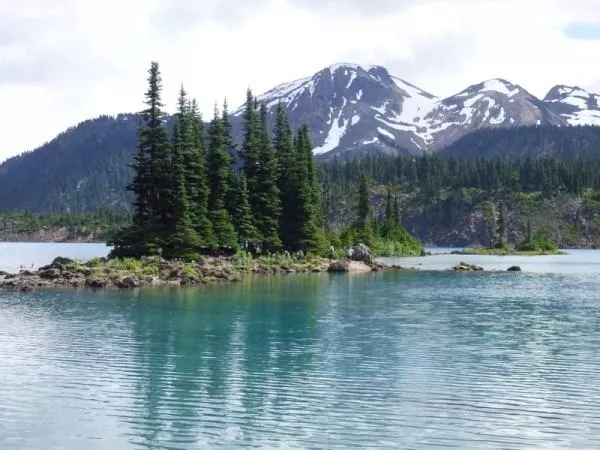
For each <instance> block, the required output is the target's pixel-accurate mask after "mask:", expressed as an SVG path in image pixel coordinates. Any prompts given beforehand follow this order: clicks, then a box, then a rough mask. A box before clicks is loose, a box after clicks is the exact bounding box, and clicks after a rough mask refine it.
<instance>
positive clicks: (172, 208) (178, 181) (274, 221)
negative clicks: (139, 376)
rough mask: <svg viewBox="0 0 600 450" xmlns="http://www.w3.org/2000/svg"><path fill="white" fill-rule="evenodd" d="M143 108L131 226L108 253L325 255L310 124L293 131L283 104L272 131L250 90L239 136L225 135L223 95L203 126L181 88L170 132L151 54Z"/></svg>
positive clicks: (228, 132)
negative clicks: (239, 140) (298, 252)
mask: <svg viewBox="0 0 600 450" xmlns="http://www.w3.org/2000/svg"><path fill="white" fill-rule="evenodd" d="M148 74H149V75H148V89H147V91H146V93H145V105H146V108H145V109H144V110H143V111H142V112H141V113H140V116H141V125H140V127H139V130H138V144H137V152H136V154H135V156H134V160H133V163H132V165H131V167H132V169H133V172H134V176H133V180H132V181H131V183H130V184H129V186H128V189H129V190H130V191H131V192H132V193H133V196H134V207H133V217H132V223H131V225H129V226H127V227H125V228H123V229H122V230H121V231H120V232H119V233H117V235H116V236H115V239H114V240H113V241H112V242H110V244H111V245H113V246H114V249H113V251H112V252H111V256H113V257H125V256H128V257H141V256H144V255H157V254H158V255H161V256H163V257H164V258H167V259H173V258H183V259H194V258H197V257H198V256H199V255H201V254H206V253H233V252H235V251H236V250H237V249H238V248H240V247H242V248H244V249H248V250H252V251H257V252H275V251H280V250H283V249H285V250H290V251H296V250H302V251H304V252H314V253H322V252H324V251H325V248H326V246H327V242H326V239H325V234H324V231H323V228H324V223H323V216H322V211H321V207H320V205H321V195H320V188H319V183H318V179H317V169H316V167H315V162H314V160H313V155H312V145H311V142H310V138H309V130H308V128H307V126H305V125H304V126H301V127H300V128H299V129H298V130H297V131H296V133H295V134H294V133H293V132H292V129H291V127H290V124H289V122H288V119H287V117H286V114H285V111H284V109H283V107H281V106H279V107H278V109H277V114H276V120H275V126H274V130H273V132H272V133H271V132H270V130H269V127H268V124H267V109H266V106H265V105H263V104H260V103H259V102H258V101H257V99H256V98H255V97H254V96H253V94H252V92H251V91H250V90H248V93H247V98H246V105H245V111H244V137H243V142H242V144H241V146H240V148H239V149H237V148H236V146H235V144H234V142H233V139H232V136H231V123H230V118H229V112H228V108H227V104H226V102H225V103H224V105H223V108H222V109H221V110H220V111H219V110H218V108H216V107H215V111H214V115H213V117H212V120H211V121H210V123H209V124H208V126H207V129H205V126H204V124H203V121H202V117H201V115H200V113H199V111H198V106H197V103H196V102H195V100H193V99H190V98H189V97H188V94H187V93H186V92H185V90H184V88H183V87H182V88H181V90H180V94H179V99H178V110H177V114H176V116H175V123H174V126H173V131H172V132H171V133H170V132H169V130H168V128H167V126H166V123H165V117H166V114H165V113H164V112H163V109H162V108H163V104H162V100H161V92H162V80H161V75H160V71H159V65H158V63H157V62H152V63H151V66H150V69H149V71H148Z"/></svg>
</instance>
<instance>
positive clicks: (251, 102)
mask: <svg viewBox="0 0 600 450" xmlns="http://www.w3.org/2000/svg"><path fill="white" fill-rule="evenodd" d="M259 150H260V133H259V121H258V114H257V111H256V102H255V99H254V97H253V96H252V91H250V90H248V92H247V93H246V109H245V110H244V140H243V143H242V151H241V159H242V163H243V167H244V174H245V177H246V181H247V184H248V192H249V198H250V207H251V208H252V209H254V208H256V207H257V205H258V203H259V201H258V195H257V193H258V191H259V186H258V170H259V165H260V155H259Z"/></svg>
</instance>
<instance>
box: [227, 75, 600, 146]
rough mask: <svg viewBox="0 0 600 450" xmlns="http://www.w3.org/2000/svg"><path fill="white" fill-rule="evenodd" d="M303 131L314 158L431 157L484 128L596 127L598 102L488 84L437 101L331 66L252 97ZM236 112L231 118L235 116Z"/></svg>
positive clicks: (566, 92)
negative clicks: (358, 155) (354, 154)
mask: <svg viewBox="0 0 600 450" xmlns="http://www.w3.org/2000/svg"><path fill="white" fill-rule="evenodd" d="M258 99H259V101H261V102H263V103H264V104H266V106H267V108H268V110H269V112H270V113H271V114H272V113H274V111H275V108H276V107H277V105H278V104H279V103H281V104H283V105H284V106H285V108H286V109H287V112H288V117H289V118H290V121H291V122H292V124H294V125H299V124H301V123H307V124H308V125H309V127H310V129H311V131H312V136H311V137H312V141H313V144H314V145H315V149H314V152H315V154H328V155H333V154H337V153H341V152H349V151H360V152H362V153H366V152H373V151H375V152H377V151H379V152H409V153H413V154H419V153H422V152H429V151H436V150H439V149H441V148H443V147H446V146H447V145H449V144H451V143H453V142H455V141H456V140H458V139H460V138H461V137H463V136H465V135H467V134H469V133H471V132H473V131H476V130H478V129H481V128H485V127H514V126H526V125H557V126H567V125H581V124H591V125H600V108H599V105H600V96H598V95H592V94H588V93H587V92H585V91H582V90H580V89H578V88H568V87H565V86H557V87H555V88H553V89H552V90H551V91H550V92H549V93H548V95H547V96H546V98H545V99H544V100H540V99H538V98H536V97H535V96H534V95H532V94H530V93H529V92H527V90H525V89H524V88H522V87H521V86H519V85H515V84H512V83H510V82H508V81H506V80H503V79H493V80H488V81H484V82H482V83H479V84H475V85H472V86H470V87H468V88H467V89H465V90H463V91H461V92H459V93H458V94H455V95H453V96H451V97H448V98H444V99H442V98H439V97H437V96H435V95H432V94H430V93H429V92H427V91H425V90H423V89H421V88H418V87H417V86H415V85H413V84H411V83H409V82H407V81H405V80H403V79H401V78H398V77H395V76H392V75H390V74H389V72H388V71H387V70H386V69H385V68H383V67H381V66H361V65H358V64H335V65H332V66H329V67H326V68H325V69H322V70H321V71H319V72H317V73H316V74H314V75H313V76H312V77H308V78H303V79H300V80H297V81H294V82H291V83H285V84H281V85H279V86H276V87H275V88H273V89H271V90H269V91H267V92H265V93H264V94H262V95H260V96H259V97H258ZM241 112H242V110H241V109H240V110H238V111H236V112H235V113H234V116H235V115H237V116H239V115H240V114H241Z"/></svg>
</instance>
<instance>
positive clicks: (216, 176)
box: [208, 108, 237, 249]
mask: <svg viewBox="0 0 600 450" xmlns="http://www.w3.org/2000/svg"><path fill="white" fill-rule="evenodd" d="M209 140H210V144H209V151H208V170H209V185H210V196H209V201H208V209H209V211H210V218H211V222H212V224H213V229H214V233H215V237H216V239H217V243H218V246H219V247H224V248H228V249H234V248H237V236H236V233H235V228H234V227H233V223H232V220H231V216H230V214H229V212H228V211H227V208H226V199H227V196H228V194H229V182H230V180H231V156H230V155H229V153H228V152H227V150H226V148H225V145H226V142H225V135H224V128H223V123H222V120H221V118H220V117H219V115H218V111H217V109H216V108H215V115H214V117H213V120H212V121H211V124H210V130H209Z"/></svg>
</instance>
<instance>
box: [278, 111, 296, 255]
mask: <svg viewBox="0 0 600 450" xmlns="http://www.w3.org/2000/svg"><path fill="white" fill-rule="evenodd" d="M273 134H274V136H273V148H274V149H275V153H276V155H277V159H278V162H279V176H278V183H277V186H278V188H279V194H280V198H281V218H280V234H281V239H282V241H283V245H284V247H285V248H289V249H290V250H297V248H296V247H297V237H296V236H295V229H296V225H297V221H298V208H297V203H298V201H297V200H298V199H297V195H296V194H297V188H298V183H299V171H298V169H299V168H298V164H297V161H296V154H295V149H294V141H293V136H292V130H291V128H290V124H289V122H288V119H287V116H286V114H285V110H284V109H283V106H282V105H281V104H279V105H278V106H277V112H276V116H275V129H274V133H273Z"/></svg>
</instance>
